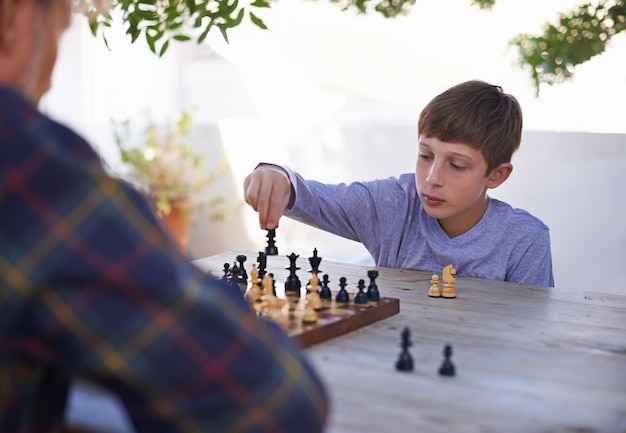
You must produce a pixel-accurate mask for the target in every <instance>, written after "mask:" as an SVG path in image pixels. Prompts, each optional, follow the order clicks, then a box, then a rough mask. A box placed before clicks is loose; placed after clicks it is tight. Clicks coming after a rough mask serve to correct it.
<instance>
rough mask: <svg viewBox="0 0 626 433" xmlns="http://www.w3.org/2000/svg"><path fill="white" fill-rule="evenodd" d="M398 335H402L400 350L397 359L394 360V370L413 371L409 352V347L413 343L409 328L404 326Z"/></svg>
mask: <svg viewBox="0 0 626 433" xmlns="http://www.w3.org/2000/svg"><path fill="white" fill-rule="evenodd" d="M400 335H401V337H402V339H401V341H400V347H402V352H400V356H398V360H397V361H396V370H398V371H413V358H412V357H411V354H410V353H409V347H411V345H412V344H413V343H411V331H410V330H409V328H407V327H405V328H404V329H402V333H401V334H400Z"/></svg>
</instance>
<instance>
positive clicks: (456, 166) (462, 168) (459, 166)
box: [450, 162, 465, 171]
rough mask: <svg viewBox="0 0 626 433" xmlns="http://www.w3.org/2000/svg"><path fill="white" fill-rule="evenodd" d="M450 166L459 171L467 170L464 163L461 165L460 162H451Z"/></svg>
mask: <svg viewBox="0 0 626 433" xmlns="http://www.w3.org/2000/svg"><path fill="white" fill-rule="evenodd" d="M450 167H452V168H453V169H455V170H458V171H462V170H465V167H463V166H462V165H459V164H455V163H454V162H451V163H450Z"/></svg>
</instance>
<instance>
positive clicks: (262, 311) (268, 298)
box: [258, 295, 288, 329]
mask: <svg viewBox="0 0 626 433" xmlns="http://www.w3.org/2000/svg"><path fill="white" fill-rule="evenodd" d="M286 303H287V301H286V300H285V299H280V298H277V297H276V296H274V295H263V296H261V303H260V304H259V307H258V311H259V315H261V316H262V317H266V318H268V319H270V320H271V321H273V322H275V323H278V324H279V325H280V326H281V327H283V328H284V329H286V328H287V324H288V319H287V315H286V314H285V313H284V311H283V306H284V305H285V304H286Z"/></svg>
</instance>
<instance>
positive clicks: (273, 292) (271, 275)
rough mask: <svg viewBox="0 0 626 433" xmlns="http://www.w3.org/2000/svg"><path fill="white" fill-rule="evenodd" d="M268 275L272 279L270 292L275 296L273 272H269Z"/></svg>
mask: <svg viewBox="0 0 626 433" xmlns="http://www.w3.org/2000/svg"><path fill="white" fill-rule="evenodd" d="M268 275H269V276H270V278H271V279H272V294H273V295H274V296H276V280H275V279H274V274H273V273H271V272H270V273H269V274H268Z"/></svg>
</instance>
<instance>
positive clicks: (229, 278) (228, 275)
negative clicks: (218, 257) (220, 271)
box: [221, 262, 242, 295]
mask: <svg viewBox="0 0 626 433" xmlns="http://www.w3.org/2000/svg"><path fill="white" fill-rule="evenodd" d="M221 280H222V281H223V282H225V283H226V284H227V285H228V286H229V287H232V288H233V289H234V290H236V291H237V293H239V294H240V295H241V294H242V289H241V286H239V284H237V282H236V281H235V279H233V274H232V272H231V269H230V263H228V262H226V263H224V275H222V278H221Z"/></svg>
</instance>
